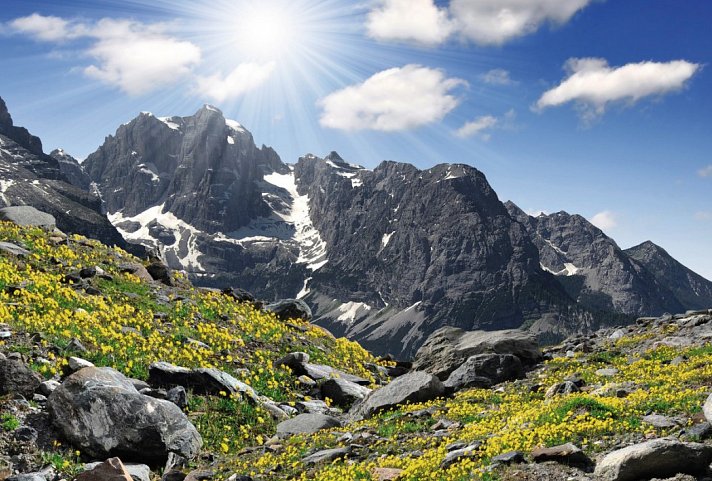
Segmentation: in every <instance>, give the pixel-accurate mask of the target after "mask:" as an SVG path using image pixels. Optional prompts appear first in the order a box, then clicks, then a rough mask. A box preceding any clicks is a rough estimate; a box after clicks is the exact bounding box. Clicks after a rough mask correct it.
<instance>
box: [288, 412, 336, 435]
mask: <svg viewBox="0 0 712 481" xmlns="http://www.w3.org/2000/svg"><path fill="white" fill-rule="evenodd" d="M339 427H341V421H339V420H338V419H336V418H335V417H332V416H327V415H326V414H318V413H315V414H308V413H305V414H300V415H298V416H295V417H293V418H292V419H288V420H286V421H282V422H281V423H279V424H277V436H279V437H288V436H291V435H293V434H312V433H315V432H317V431H321V430H322V429H331V428H339Z"/></svg>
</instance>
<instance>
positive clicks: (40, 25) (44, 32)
mask: <svg viewBox="0 0 712 481" xmlns="http://www.w3.org/2000/svg"><path fill="white" fill-rule="evenodd" d="M8 26H9V27H10V29H11V30H12V31H15V32H18V33H22V34H24V35H28V36H30V37H32V38H34V39H35V40H38V41H42V42H64V41H67V40H72V39H75V38H79V37H82V36H84V35H86V34H87V28H86V26H85V25H83V24H81V23H76V22H70V21H69V20H65V19H63V18H61V17H55V16H51V15H49V16H45V15H40V14H39V13H33V14H32V15H28V16H26V17H20V18H16V19H15V20H12V21H10V22H8Z"/></svg>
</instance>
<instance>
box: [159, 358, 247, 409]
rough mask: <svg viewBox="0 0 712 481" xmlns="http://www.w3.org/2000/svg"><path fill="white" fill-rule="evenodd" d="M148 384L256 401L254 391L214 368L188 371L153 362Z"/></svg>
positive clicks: (168, 364) (179, 367) (164, 363)
mask: <svg viewBox="0 0 712 481" xmlns="http://www.w3.org/2000/svg"><path fill="white" fill-rule="evenodd" d="M148 383H149V384H150V385H151V386H161V387H174V386H183V387H184V388H186V389H192V390H193V391H194V392H196V393H199V394H212V395H218V394H220V393H221V392H225V393H228V394H240V395H243V396H245V397H246V398H247V399H249V400H252V401H255V402H257V401H258V398H257V393H255V390H254V389H252V388H251V387H250V386H248V385H247V384H245V383H244V382H242V381H238V380H237V379H235V377H233V376H231V375H230V374H228V373H226V372H225V371H220V370H219V369H215V368H197V369H189V368H187V367H181V366H176V365H174V364H171V363H168V362H162V361H161V362H154V363H153V364H151V365H150V366H148Z"/></svg>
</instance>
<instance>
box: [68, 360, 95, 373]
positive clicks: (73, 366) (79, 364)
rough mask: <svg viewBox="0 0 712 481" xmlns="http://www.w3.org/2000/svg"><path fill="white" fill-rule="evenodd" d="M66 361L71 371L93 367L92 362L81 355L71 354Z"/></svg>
mask: <svg viewBox="0 0 712 481" xmlns="http://www.w3.org/2000/svg"><path fill="white" fill-rule="evenodd" d="M68 362H69V364H68V365H69V370H70V371H71V372H77V371H79V370H80V369H84V368H85V367H94V363H91V362H89V361H87V360H86V359H82V358H81V357H74V356H72V357H70V358H69V359H68Z"/></svg>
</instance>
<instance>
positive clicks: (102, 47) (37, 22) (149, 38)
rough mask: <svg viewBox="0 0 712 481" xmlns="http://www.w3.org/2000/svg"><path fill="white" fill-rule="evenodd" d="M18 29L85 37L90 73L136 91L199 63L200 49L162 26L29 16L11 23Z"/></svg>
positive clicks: (44, 36) (58, 37) (61, 38)
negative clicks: (83, 21) (88, 41)
mask: <svg viewBox="0 0 712 481" xmlns="http://www.w3.org/2000/svg"><path fill="white" fill-rule="evenodd" d="M9 25H10V27H11V28H12V29H13V30H14V31H15V32H17V33H20V34H24V35H27V36H30V37H32V38H34V39H36V40H41V41H46V42H55V43H59V42H66V41H70V40H74V39H78V38H88V39H90V40H91V41H92V44H91V46H90V47H88V49H87V50H86V52H85V53H86V55H87V56H88V57H91V58H93V59H94V63H92V64H91V65H89V66H88V67H85V68H83V69H82V71H83V72H84V74H85V75H87V76H88V77H91V78H94V79H97V80H99V81H101V82H103V83H106V84H108V85H111V86H114V87H117V88H119V89H121V90H123V91H124V92H126V93H128V94H129V95H140V94H144V93H147V92H149V91H152V90H155V89H158V88H161V87H165V86H167V85H170V84H173V83H175V82H176V81H178V80H180V79H181V78H183V77H185V76H186V75H187V74H189V73H190V72H191V71H192V68H193V67H194V66H195V65H197V64H198V63H200V58H201V52H200V49H199V48H198V47H197V46H196V45H194V44H193V43H191V42H188V41H182V40H179V39H176V38H174V37H172V36H170V35H169V34H168V33H167V26H166V25H165V24H145V23H141V22H136V21H131V20H115V19H109V18H105V19H102V20H99V21H98V22H95V23H81V22H76V21H71V20H66V19H63V18H60V17H51V16H42V15H39V14H36V13H35V14H32V15H30V16H28V17H22V18H18V19H15V20H13V21H11V22H10V23H9Z"/></svg>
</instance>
